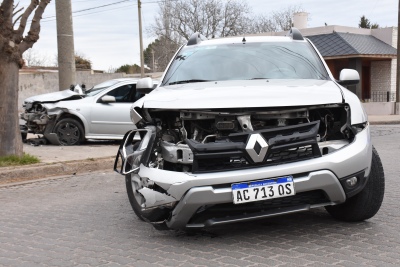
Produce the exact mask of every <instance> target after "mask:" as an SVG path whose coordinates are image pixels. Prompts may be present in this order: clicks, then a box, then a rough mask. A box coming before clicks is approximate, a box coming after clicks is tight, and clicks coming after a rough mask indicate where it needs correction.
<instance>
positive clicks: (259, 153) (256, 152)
mask: <svg viewBox="0 0 400 267" xmlns="http://www.w3.org/2000/svg"><path fill="white" fill-rule="evenodd" d="M246 151H247V153H248V154H249V156H250V157H251V159H252V160H253V161H254V162H262V161H263V160H264V158H265V155H266V154H267V151H268V143H267V142H266V141H265V139H264V137H262V136H261V135H260V134H252V135H250V138H249V141H248V142H247V145H246Z"/></svg>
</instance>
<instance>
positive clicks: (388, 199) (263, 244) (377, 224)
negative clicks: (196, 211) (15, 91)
mask: <svg viewBox="0 0 400 267" xmlns="http://www.w3.org/2000/svg"><path fill="white" fill-rule="evenodd" d="M399 140H400V126H398V125H390V126H372V141H373V144H374V145H375V147H376V148H377V150H378V152H379V154H380V156H381V159H382V162H383V165H384V169H385V175H386V194H385V199H384V202H383V205H382V207H381V209H380V211H379V212H378V214H377V215H376V216H375V217H373V218H372V219H370V220H368V221H366V222H362V223H343V222H338V221H335V220H333V219H332V218H331V217H330V215H329V214H328V213H327V212H325V210H324V209H316V210H313V211H310V212H304V213H298V214H294V215H286V216H283V217H275V218H270V219H266V220H261V221H255V222H251V223H245V224H235V225H229V226H225V227H224V228H221V229H213V230H210V231H207V232H200V233H194V234H187V233H184V232H179V231H157V230H155V229H154V228H153V227H152V226H151V225H149V224H147V223H144V222H142V221H140V220H139V219H138V218H137V217H136V215H135V214H134V212H133V211H132V209H131V207H130V204H129V201H128V197H127V195H126V189H125V182H124V178H123V177H122V176H120V175H117V174H114V173H113V172H111V171H110V172H107V173H100V172H99V173H94V174H90V175H83V176H72V177H65V178H58V179H50V180H44V181H37V182H33V183H27V184H23V185H17V186H2V187H0V202H1V207H0V266H7V267H8V266H30V267H31V266H140V267H142V266H318V267H320V266H332V265H337V266H400V253H399V251H400V231H399V228H400V227H399V222H400V209H399V206H398V205H399V204H398V203H399V198H400V183H399V174H400V164H399V158H400V142H399Z"/></svg>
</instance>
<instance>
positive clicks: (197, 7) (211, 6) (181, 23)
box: [151, 0, 250, 43]
mask: <svg viewBox="0 0 400 267" xmlns="http://www.w3.org/2000/svg"><path fill="white" fill-rule="evenodd" d="M249 12H250V8H249V6H248V4H247V2H246V1H239V0H228V1H219V0H164V1H162V2H161V3H159V12H158V14H157V17H156V19H155V24H154V25H152V27H151V31H152V32H153V33H154V34H155V35H156V36H157V37H158V38H161V37H163V38H165V39H167V40H170V41H171V42H173V43H182V42H183V41H187V40H189V38H190V36H191V35H192V34H193V33H195V32H200V33H201V34H203V35H204V36H205V37H207V38H214V37H224V36H232V35H238V34H242V33H245V32H246V30H247V28H248V27H247V26H248V16H247V15H248V14H249Z"/></svg>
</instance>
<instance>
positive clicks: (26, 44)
mask: <svg viewBox="0 0 400 267" xmlns="http://www.w3.org/2000/svg"><path fill="white" fill-rule="evenodd" d="M32 1H36V0H32ZM49 3H50V0H41V1H40V4H39V6H38V7H37V8H36V11H35V15H34V16H33V19H32V24H31V27H30V29H29V32H28V35H27V36H25V37H24V39H23V40H22V42H21V44H20V46H19V50H20V53H21V55H22V54H23V53H24V52H25V51H26V50H27V49H28V48H31V47H32V46H33V44H34V43H35V42H36V41H37V40H39V33H40V20H41V19H42V15H43V12H44V10H45V8H46V6H47V5H48V4H49Z"/></svg>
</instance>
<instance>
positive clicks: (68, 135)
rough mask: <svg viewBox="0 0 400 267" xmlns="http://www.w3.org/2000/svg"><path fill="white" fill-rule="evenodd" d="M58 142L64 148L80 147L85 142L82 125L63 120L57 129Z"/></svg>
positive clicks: (73, 121) (72, 120) (71, 120)
mask: <svg viewBox="0 0 400 267" xmlns="http://www.w3.org/2000/svg"><path fill="white" fill-rule="evenodd" d="M54 132H55V133H56V134H57V137H58V140H59V142H60V144H61V145H63V146H74V145H79V143H80V142H81V141H82V140H83V137H84V131H83V127H82V125H81V124H80V123H79V122H78V121H76V120H74V119H62V120H60V121H59V122H58V123H57V124H56V127H55V131H54Z"/></svg>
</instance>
